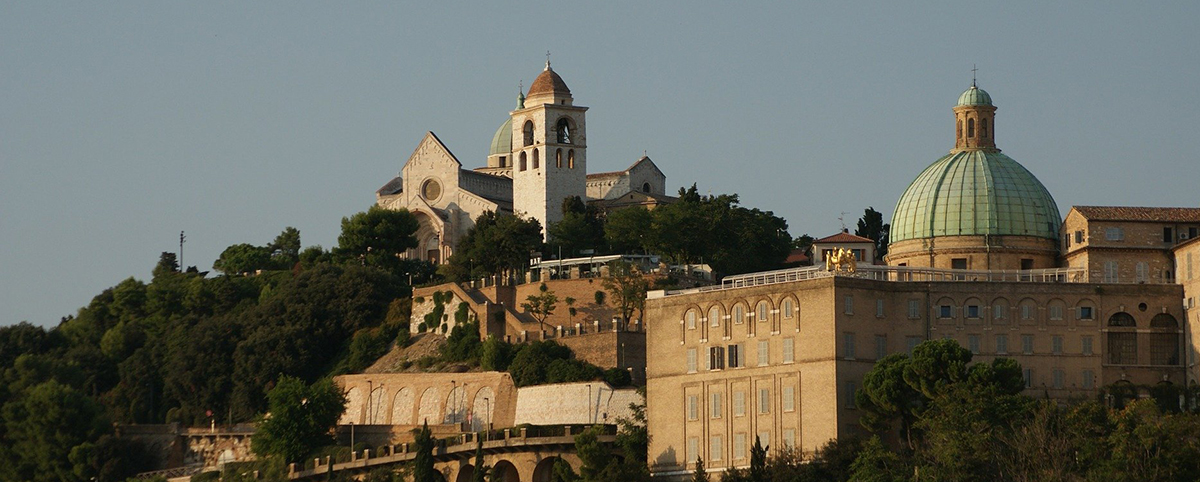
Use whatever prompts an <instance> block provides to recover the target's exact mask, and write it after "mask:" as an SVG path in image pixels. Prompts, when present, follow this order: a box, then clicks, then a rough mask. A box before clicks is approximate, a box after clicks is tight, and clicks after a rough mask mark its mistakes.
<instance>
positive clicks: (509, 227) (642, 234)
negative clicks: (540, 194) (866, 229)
mask: <svg viewBox="0 0 1200 482" xmlns="http://www.w3.org/2000/svg"><path fill="white" fill-rule="evenodd" d="M787 229H788V226H787V221H784V220H783V218H780V217H778V216H775V214H774V213H772V212H771V211H761V210H759V209H754V208H746V207H742V206H740V205H738V196H737V195H736V194H722V195H718V196H712V195H708V196H702V195H700V193H699V191H698V190H697V188H696V186H695V185H693V186H692V187H691V188H688V189H680V190H679V200H678V201H677V202H675V203H672V204H667V205H663V206H659V207H657V208H655V209H654V210H651V211H648V210H645V209H641V208H629V209H621V210H618V211H614V212H612V213H608V214H604V213H601V212H599V211H598V210H596V208H595V207H593V206H588V205H586V204H585V203H583V202H582V201H581V200H579V199H578V198H567V199H565V200H564V201H563V219H562V220H560V221H559V222H557V223H554V224H553V225H551V226H549V228H548V229H547V234H548V235H549V236H548V237H549V242H548V244H546V245H543V244H542V237H541V226H540V225H539V224H538V222H537V221H536V220H532V219H522V218H518V217H514V216H512V215H507V214H495V213H484V214H483V215H480V216H479V217H478V218H477V219H476V220H475V226H474V227H473V228H472V229H471V230H470V231H469V232H468V233H467V235H466V236H465V237H464V238H463V239H462V240H461V241H460V242H459V245H458V249H457V250H456V252H455V254H454V255H452V256H451V257H450V260H449V264H448V265H446V266H443V267H442V269H441V273H442V274H443V275H444V276H445V277H446V278H448V279H451V280H455V281H466V280H468V279H472V278H476V279H477V278H481V277H484V276H489V275H493V274H501V275H503V274H508V273H512V272H515V271H519V270H522V269H524V268H526V267H527V266H528V263H529V259H530V255H531V254H532V253H535V252H541V253H543V257H544V258H550V257H557V256H559V255H560V254H561V256H562V257H573V256H581V255H582V253H583V252H585V250H591V252H592V253H593V254H596V255H601V254H619V253H629V254H632V253H652V254H659V255H662V256H664V257H665V258H666V260H667V261H669V262H672V263H675V264H684V263H708V264H709V265H711V266H712V267H713V269H714V270H716V271H717V272H719V273H721V274H738V273H746V272H751V271H762V270H768V269H775V268H779V267H781V266H782V265H783V262H784V260H785V259H786V258H787V256H788V254H789V253H790V252H791V249H792V238H791V237H790V235H789V234H788V232H787Z"/></svg>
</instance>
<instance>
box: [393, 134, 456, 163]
mask: <svg viewBox="0 0 1200 482" xmlns="http://www.w3.org/2000/svg"><path fill="white" fill-rule="evenodd" d="M426 142H432V143H433V146H434V148H435V149H441V150H443V151H446V155H447V156H450V160H451V161H454V163H455V164H456V165H458V166H459V167H460V168H461V167H462V163H461V162H459V161H458V157H457V156H455V155H454V153H453V152H450V148H449V147H446V144H445V143H443V142H442V140H441V139H438V136H437V134H434V133H433V131H426V132H425V137H422V138H421V142H418V143H417V147H416V149H413V152H412V154H411V155H409V156H408V159H409V160H410V161H411V160H412V158H414V157H417V153H418V152H421V147H423V146H424V145H425V143H426ZM405 164H408V162H407V161H405Z"/></svg>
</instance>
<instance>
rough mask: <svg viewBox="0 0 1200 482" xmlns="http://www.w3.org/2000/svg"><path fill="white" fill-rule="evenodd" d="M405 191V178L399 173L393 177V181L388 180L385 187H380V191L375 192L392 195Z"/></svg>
mask: <svg viewBox="0 0 1200 482" xmlns="http://www.w3.org/2000/svg"><path fill="white" fill-rule="evenodd" d="M403 191H404V178H403V177H401V176H400V175H399V174H397V175H396V177H393V178H392V180H391V181H388V182H387V184H384V185H383V187H381V188H379V190H378V191H375V194H378V195H380V196H390V195H392V194H399V193H401V192H403Z"/></svg>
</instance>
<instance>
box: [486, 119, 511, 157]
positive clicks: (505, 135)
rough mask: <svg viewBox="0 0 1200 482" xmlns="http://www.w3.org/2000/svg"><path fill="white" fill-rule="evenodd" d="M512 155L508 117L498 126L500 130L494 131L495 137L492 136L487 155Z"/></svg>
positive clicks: (509, 120)
mask: <svg viewBox="0 0 1200 482" xmlns="http://www.w3.org/2000/svg"><path fill="white" fill-rule="evenodd" d="M511 153H512V117H509V118H508V119H507V120H505V121H504V123H503V124H500V128H499V129H496V135H494V136H492V147H491V149H488V155H489V156H494V155H496V154H504V155H506V156H507V155H509V154H511Z"/></svg>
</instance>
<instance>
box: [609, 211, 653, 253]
mask: <svg viewBox="0 0 1200 482" xmlns="http://www.w3.org/2000/svg"><path fill="white" fill-rule="evenodd" d="M653 220H654V215H653V214H650V211H649V210H647V209H643V208H640V207H631V208H627V209H620V210H617V211H613V212H611V213H608V216H607V217H606V218H605V221H604V240H605V242H607V243H608V246H609V249H611V251H612V252H614V253H626V254H632V253H636V252H642V253H645V252H646V251H647V250H648V249H649V244H650V242H651V239H652V237H651V236H652V234H651V232H650V230H651V228H652V224H653Z"/></svg>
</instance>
